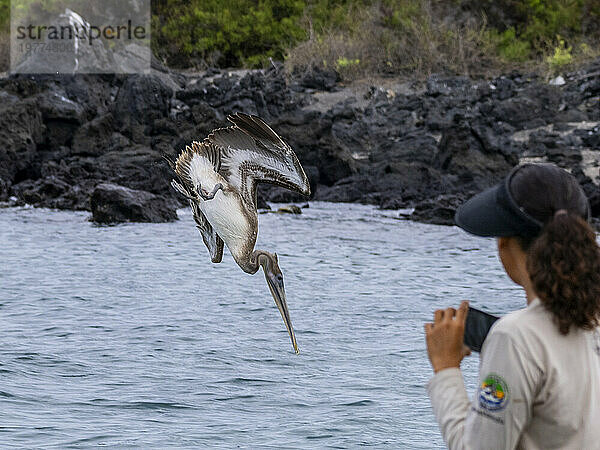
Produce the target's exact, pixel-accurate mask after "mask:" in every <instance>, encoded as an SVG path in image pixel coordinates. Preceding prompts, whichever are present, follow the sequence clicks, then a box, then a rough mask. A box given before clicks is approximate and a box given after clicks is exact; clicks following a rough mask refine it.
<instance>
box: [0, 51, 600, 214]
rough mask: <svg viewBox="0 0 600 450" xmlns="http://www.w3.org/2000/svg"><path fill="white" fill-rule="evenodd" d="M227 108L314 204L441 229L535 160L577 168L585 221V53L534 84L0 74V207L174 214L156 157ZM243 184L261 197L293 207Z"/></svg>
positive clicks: (596, 75) (591, 158)
mask: <svg viewBox="0 0 600 450" xmlns="http://www.w3.org/2000/svg"><path fill="white" fill-rule="evenodd" d="M237 111H242V112H246V113H250V114H257V115H259V116H261V117H262V118H264V119H265V120H266V121H267V122H268V123H269V124H270V125H271V126H272V127H273V128H274V129H275V130H276V131H277V132H278V133H279V134H280V135H281V136H283V137H284V139H286V141H287V142H288V143H289V144H290V145H291V146H292V148H294V150H295V151H296V153H297V155H298V157H299V158H300V160H301V162H302V164H303V166H304V168H305V170H306V172H307V175H308V176H309V178H310V181H311V185H312V187H313V197H312V199H314V200H322V201H333V202H360V203H368V204H374V205H377V206H379V207H381V208H390V209H399V208H414V213H413V214H412V215H410V216H409V218H411V219H413V220H418V221H421V222H427V223H438V224H451V223H452V216H453V212H454V210H455V208H456V206H457V205H458V204H460V203H461V202H462V201H464V199H466V198H467V197H468V196H470V195H471V194H473V193H474V192H477V191H479V190H482V189H484V188H486V187H488V186H490V185H492V184H494V183H496V182H497V181H498V180H500V179H501V178H502V177H503V176H504V175H505V174H506V173H507V172H508V171H509V170H510V169H511V168H512V167H513V166H514V165H515V164H518V163H519V162H523V161H550V162H553V163H556V164H558V165H559V166H561V167H564V168H566V169H568V170H570V171H571V172H572V173H574V174H575V175H576V176H577V178H578V179H579V181H580V182H581V183H582V185H583V186H584V189H585V191H586V193H587V195H588V196H589V198H590V201H591V203H592V210H593V214H594V216H595V217H598V216H600V188H599V186H598V184H599V182H600V173H599V167H600V60H598V61H596V62H595V63H592V64H590V65H589V66H587V67H585V68H584V69H582V70H581V71H579V72H577V73H572V74H568V75H566V76H564V79H563V78H557V79H555V80H552V81H551V82H550V83H549V82H548V81H547V80H545V79H543V78H540V77H538V76H535V75H526V74H520V73H516V72H515V73H510V74H508V75H506V76H503V77H499V78H496V79H493V80H471V79H469V78H466V77H443V76H435V75H434V76H432V77H430V78H429V79H428V80H427V82H426V83H425V84H422V85H417V84H416V83H415V84H411V83H400V82H394V80H385V81H383V82H381V83H379V85H378V86H372V85H369V84H367V83H355V84H352V85H349V86H347V85H344V84H342V83H340V81H339V80H338V78H337V75H336V74H335V73H334V72H323V71H318V70H315V71H313V72H311V73H307V74H300V75H297V76H295V77H291V78H290V77H287V76H286V74H285V73H284V70H283V68H282V67H281V66H277V65H273V67H271V68H269V69H267V70H260V71H233V72H231V71H218V70H212V71H208V72H204V73H193V74H192V73H176V72H172V71H169V70H167V69H165V68H162V67H158V66H155V67H154V68H153V71H152V73H151V74H148V75H132V76H124V75H96V76H94V75H76V76H25V75H19V76H11V77H7V78H4V79H0V202H2V204H3V205H18V204H25V203H27V204H31V205H34V206H38V207H49V208H58V209H71V210H89V211H92V210H93V211H94V217H95V218H96V220H98V221H101V222H119V221H168V220H174V219H175V218H176V215H174V214H173V210H174V209H175V208H177V207H180V206H182V205H183V204H184V202H183V201H182V199H181V198H179V197H177V195H176V194H175V192H174V191H173V190H172V189H171V187H170V185H169V182H170V180H171V173H170V169H169V167H168V166H167V164H166V163H165V162H164V161H163V159H162V157H161V155H162V154H163V153H164V154H168V155H175V154H177V153H178V151H179V150H180V149H182V148H183V147H184V146H185V145H186V144H188V143H189V142H191V141H192V140H198V139H202V138H203V137H204V136H206V135H207V134H208V132H210V131H211V130H212V129H214V128H218V127H223V126H227V121H226V116H227V114H230V113H233V112H237ZM259 193H260V198H261V204H262V205H263V206H265V203H264V201H265V200H266V201H273V202H305V200H306V199H303V198H299V197H296V196H294V195H293V194H291V193H289V192H287V191H285V190H283V189H279V188H277V187H272V186H265V187H261V189H260V192H259ZM123 202H125V203H123ZM127 202H130V204H135V205H137V206H135V207H131V208H129V209H128V207H127V204H128V203H127ZM148 202H149V203H148ZM98 205H100V206H98ZM124 205H125V206H124ZM140 205H146V206H140ZM148 205H151V206H148ZM111 208H112V210H111ZM98 209H101V210H102V211H104V213H105V214H104V215H103V214H96V211H97V210H98ZM144 209H150V210H151V213H148V214H144V213H143V211H144ZM128 210H131V211H133V212H132V213H131V214H126V213H123V211H128ZM107 211H108V212H109V213H107ZM110 211H117V212H115V213H114V214H111V213H110Z"/></svg>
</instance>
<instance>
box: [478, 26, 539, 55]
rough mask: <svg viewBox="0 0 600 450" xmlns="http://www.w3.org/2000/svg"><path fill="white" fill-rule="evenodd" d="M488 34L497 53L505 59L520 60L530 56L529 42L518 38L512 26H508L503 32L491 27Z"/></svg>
mask: <svg viewBox="0 0 600 450" xmlns="http://www.w3.org/2000/svg"><path fill="white" fill-rule="evenodd" d="M488 36H489V39H490V40H491V42H492V43H493V45H494V46H495V47H496V49H497V51H498V53H499V55H500V56H501V57H502V58H504V59H505V60H507V61H514V62H522V61H526V60H527V59H529V58H530V56H531V44H530V43H529V42H527V41H526V40H523V39H519V38H518V37H517V35H516V31H515V29H514V27H510V28H508V29H507V30H505V31H504V32H503V33H499V32H498V31H497V30H494V29H492V30H490V31H489V32H488Z"/></svg>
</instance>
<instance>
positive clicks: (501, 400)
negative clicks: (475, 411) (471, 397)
mask: <svg viewBox="0 0 600 450" xmlns="http://www.w3.org/2000/svg"><path fill="white" fill-rule="evenodd" d="M508 394H509V393H508V385H507V384H506V381H504V379H503V378H502V377H500V376H498V375H495V374H489V375H488V376H486V377H485V378H484V379H483V382H482V383H481V386H480V387H479V392H478V395H479V406H480V407H481V408H482V409H485V410H486V411H501V410H502V409H504V407H505V406H506V404H507V403H508V396H509V395H508Z"/></svg>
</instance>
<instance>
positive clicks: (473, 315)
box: [464, 306, 499, 352]
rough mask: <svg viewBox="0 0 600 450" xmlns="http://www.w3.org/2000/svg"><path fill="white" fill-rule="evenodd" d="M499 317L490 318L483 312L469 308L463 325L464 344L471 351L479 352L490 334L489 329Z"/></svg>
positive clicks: (490, 316) (489, 315)
mask: <svg viewBox="0 0 600 450" xmlns="http://www.w3.org/2000/svg"><path fill="white" fill-rule="evenodd" d="M498 319H499V317H496V316H492V315H491V314H488V313H486V312H484V311H481V310H479V309H476V308H471V307H470V306H469V313H468V314H467V322H466V323H465V338H464V343H465V345H467V346H468V347H469V348H470V349H471V350H472V351H474V352H480V351H481V347H482V346H483V341H485V338H486V337H487V335H488V333H489V332H490V328H492V325H493V324H494V322H496V320H498Z"/></svg>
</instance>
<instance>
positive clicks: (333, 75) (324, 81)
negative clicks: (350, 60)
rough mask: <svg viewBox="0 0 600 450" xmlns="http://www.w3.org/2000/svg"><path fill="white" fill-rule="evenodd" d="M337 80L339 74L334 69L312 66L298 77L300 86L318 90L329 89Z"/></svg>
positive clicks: (338, 79)
mask: <svg viewBox="0 0 600 450" xmlns="http://www.w3.org/2000/svg"><path fill="white" fill-rule="evenodd" d="M338 81H340V75H339V73H337V72H336V71H335V70H331V69H330V70H327V69H321V68H319V67H314V68H312V69H311V70H309V71H307V72H306V73H305V74H304V75H303V76H302V77H301V78H300V86H302V87H305V88H309V89H317V90H320V91H331V90H332V89H333V88H334V87H335V85H336V83H337V82H338Z"/></svg>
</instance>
